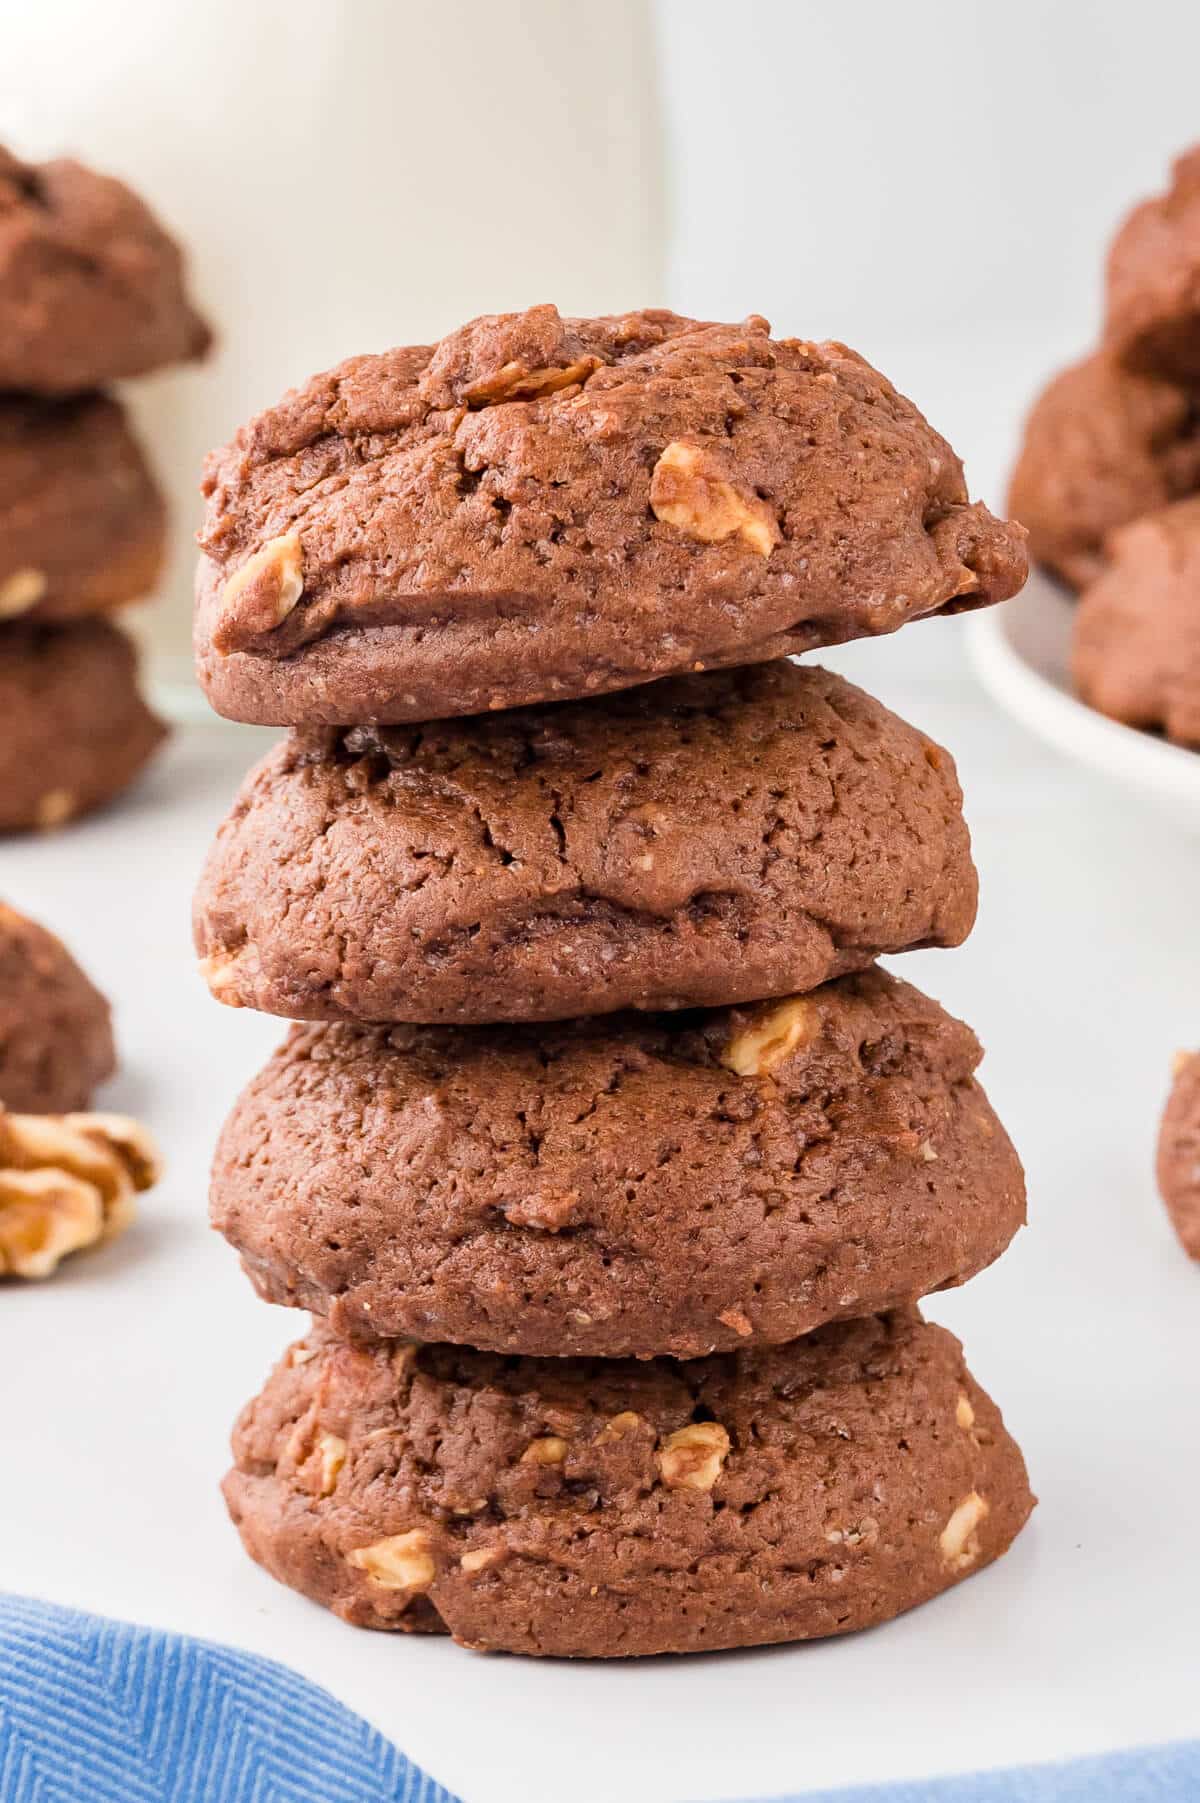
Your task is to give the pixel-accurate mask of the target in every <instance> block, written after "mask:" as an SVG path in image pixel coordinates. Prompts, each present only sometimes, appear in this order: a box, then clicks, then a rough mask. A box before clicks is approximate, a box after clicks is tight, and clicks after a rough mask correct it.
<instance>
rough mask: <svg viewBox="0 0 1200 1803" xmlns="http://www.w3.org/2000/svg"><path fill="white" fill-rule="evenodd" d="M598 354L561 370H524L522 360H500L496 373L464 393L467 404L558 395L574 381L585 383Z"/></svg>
mask: <svg viewBox="0 0 1200 1803" xmlns="http://www.w3.org/2000/svg"><path fill="white" fill-rule="evenodd" d="M600 363H601V359H600V358H599V357H590V356H589V357H580V358H578V359H577V360H576V361H575V362H574V363H568V364H566V365H565V366H564V367H563V368H561V369H526V367H525V365H524V364H523V363H502V364H501V366H500V368H499V369H498V370H497V371H496V373H495V375H492V376H484V377H483V378H482V380H480V381H478V382H476V383H475V384H474V386H473V387H471V388H468V389H466V390H465V392H464V397H463V398H464V399H465V401H466V403H467V406H468V407H490V406H492V405H493V404H494V403H496V402H498V401H536V400H540V399H541V397H542V396H543V395H546V394H557V393H558V391H559V390H560V389H561V388H570V387H572V386H573V385H574V384H575V383H576V382H579V383H583V382H586V381H587V379H588V377H589V376H590V375H591V373H592V371H593V370H594V369H599V367H600Z"/></svg>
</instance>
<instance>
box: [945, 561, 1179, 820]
mask: <svg viewBox="0 0 1200 1803" xmlns="http://www.w3.org/2000/svg"><path fill="white" fill-rule="evenodd" d="M1074 613H1075V603H1074V602H1073V601H1072V600H1071V599H1070V597H1069V596H1068V595H1067V594H1066V593H1065V592H1064V591H1063V590H1062V589H1061V588H1059V587H1058V586H1057V584H1056V583H1053V582H1051V581H1050V580H1049V578H1048V577H1046V576H1044V575H1042V574H1041V572H1040V571H1037V570H1035V571H1034V572H1033V574H1032V575H1031V576H1030V578H1029V581H1028V583H1027V584H1026V586H1025V588H1024V589H1023V590H1022V592H1021V593H1020V594H1019V595H1018V596H1017V597H1016V599H1015V600H1014V601H1009V602H1006V603H1005V605H1004V606H1003V607H993V608H989V609H987V610H986V612H984V613H980V614H976V616H975V617H974V619H973V620H971V621H970V622H969V625H970V635H969V637H970V646H971V656H972V659H973V661H974V664H975V668H976V671H977V673H978V675H979V677H980V678H981V680H982V681H983V682H984V683H985V684H986V685H987V687H988V688H989V689H990V690H991V692H992V694H993V695H994V696H995V698H996V700H997V701H999V702H1000V703H1001V705H1002V706H1004V707H1006V708H1007V709H1008V711H1009V712H1010V713H1011V714H1014V715H1015V716H1016V718H1017V719H1018V720H1020V721H1021V723H1022V725H1024V726H1027V727H1029V728H1030V730H1031V731H1032V732H1035V733H1037V734H1038V736H1039V737H1040V738H1043V739H1045V740H1047V741H1048V743H1049V744H1051V745H1053V746H1054V747H1055V749H1056V750H1058V751H1065V752H1066V753H1067V755H1068V756H1069V757H1073V758H1076V759H1077V760H1078V761H1079V762H1080V763H1084V764H1089V765H1091V767H1092V768H1093V769H1094V770H1098V771H1100V772H1101V774H1102V775H1104V776H1106V777H1110V778H1111V779H1112V781H1113V782H1116V783H1120V784H1121V785H1122V786H1123V787H1124V788H1127V789H1132V790H1136V791H1137V792H1138V793H1140V794H1141V795H1142V796H1143V798H1144V799H1145V800H1146V801H1148V802H1150V803H1151V804H1152V805H1153V806H1155V807H1157V808H1161V809H1165V810H1166V811H1167V812H1168V813H1170V814H1171V815H1173V817H1174V818H1175V819H1176V820H1177V821H1178V822H1179V823H1180V825H1183V826H1186V827H1187V828H1188V829H1189V830H1190V831H1192V832H1197V833H1200V752H1195V751H1185V750H1184V749H1183V748H1182V747H1181V746H1178V745H1168V744H1167V742H1166V740H1165V739H1159V738H1156V737H1155V736H1154V734H1153V733H1148V732H1140V731H1138V729H1137V728H1136V727H1132V726H1121V725H1119V724H1118V723H1117V721H1115V720H1107V719H1105V717H1104V715H1103V714H1098V713H1096V712H1095V710H1094V709H1092V708H1090V707H1085V706H1084V704H1083V702H1082V701H1080V700H1078V698H1077V697H1076V696H1075V695H1073V694H1072V692H1071V682H1070V649H1071V627H1072V621H1073V618H1074Z"/></svg>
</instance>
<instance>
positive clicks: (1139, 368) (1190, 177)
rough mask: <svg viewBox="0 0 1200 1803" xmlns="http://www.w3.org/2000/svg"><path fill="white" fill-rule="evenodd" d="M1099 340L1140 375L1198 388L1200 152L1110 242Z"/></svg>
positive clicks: (1184, 160)
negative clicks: (1166, 378) (1100, 337)
mask: <svg viewBox="0 0 1200 1803" xmlns="http://www.w3.org/2000/svg"><path fill="white" fill-rule="evenodd" d="M1104 338H1105V343H1106V345H1107V346H1108V348H1109V349H1110V350H1112V351H1113V352H1114V353H1115V355H1116V356H1118V357H1119V358H1120V359H1121V361H1122V363H1124V364H1125V366H1126V368H1128V369H1131V370H1134V371H1136V372H1137V373H1139V374H1141V375H1149V376H1166V377H1169V378H1170V379H1171V380H1174V381H1181V382H1191V383H1197V382H1200V145H1196V146H1194V147H1193V148H1192V149H1191V150H1189V151H1187V152H1185V154H1184V155H1183V156H1181V157H1179V158H1178V159H1177V160H1176V162H1175V163H1174V165H1173V167H1172V169H1171V185H1170V187H1169V188H1168V189H1167V191H1166V193H1165V194H1156V195H1155V196H1154V197H1153V199H1151V200H1146V201H1143V202H1142V204H1141V205H1140V206H1137V207H1135V208H1134V209H1133V211H1132V213H1130V215H1129V217H1128V218H1127V219H1126V220H1125V223H1124V224H1123V225H1122V226H1121V229H1120V231H1119V232H1118V233H1117V235H1116V237H1115V238H1114V239H1113V242H1112V246H1111V248H1110V250H1109V253H1108V272H1107V297H1106V310H1105V322H1104Z"/></svg>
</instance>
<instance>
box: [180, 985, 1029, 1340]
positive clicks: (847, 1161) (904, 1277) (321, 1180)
mask: <svg viewBox="0 0 1200 1803" xmlns="http://www.w3.org/2000/svg"><path fill="white" fill-rule="evenodd" d="M979 1059H980V1048H979V1044H978V1042H977V1041H976V1039H975V1036H974V1034H972V1033H971V1031H970V1029H969V1028H967V1027H965V1026H963V1025H962V1023H961V1022H960V1021H956V1020H954V1019H953V1018H952V1017H951V1016H950V1015H948V1014H946V1013H945V1011H944V1010H943V1009H941V1008H939V1007H938V1005H937V1003H936V1002H932V1001H930V1000H929V998H928V997H926V996H923V995H922V994H921V993H920V991H919V990H916V989H913V988H912V987H911V986H910V985H909V984H907V983H901V982H898V981H897V980H896V979H895V978H893V977H890V976H887V975H886V974H885V973H884V972H883V971H880V970H870V971H865V972H863V973H861V974H860V975H856V976H850V977H842V978H840V979H839V980H838V981H837V982H835V983H830V984H827V985H826V986H825V987H824V988H822V989H818V990H815V991H814V992H813V993H812V994H811V995H809V996H804V997H796V998H793V999H790V1000H788V1001H784V1002H775V1003H767V1004H762V1005H760V1006H757V1007H754V1008H750V1009H733V1010H724V1009H723V1010H717V1011H714V1012H711V1013H699V1014H695V1015H686V1014H685V1015H641V1016H630V1015H616V1016H608V1017H606V1018H604V1019H602V1020H598V1021H587V1020H584V1021H576V1022H568V1023H564V1024H559V1025H556V1026H542V1027H536V1028H535V1027H458V1028H454V1027H431V1028H414V1027H396V1028H391V1029H387V1028H374V1029H371V1028H354V1027H347V1026H326V1027H296V1028H293V1030H292V1033H291V1035H290V1037H289V1038H288V1039H287V1040H286V1041H285V1043H284V1045H283V1046H282V1047H281V1048H280V1050H279V1051H278V1052H277V1053H276V1054H275V1056H274V1058H273V1059H272V1060H271V1061H270V1062H269V1063H268V1064H267V1065H266V1067H265V1068H264V1069H263V1071H261V1072H260V1073H259V1075H258V1076H257V1077H255V1078H254V1079H253V1080H252V1081H251V1083H250V1084H249V1085H248V1087H247V1088H246V1090H245V1091H244V1092H243V1094H242V1097H241V1099H240V1100H239V1101H238V1103H237V1104H236V1105H235V1107H234V1109H233V1112H232V1114H231V1115H230V1118H229V1120H228V1121H227V1123H226V1125H225V1128H224V1131H223V1133H222V1135H221V1139H220V1141H219V1143H218V1146H217V1152H216V1158H215V1163H214V1168H213V1184H212V1212H213V1221H214V1224H215V1225H216V1226H217V1227H218V1228H220V1230H221V1231H222V1232H223V1233H224V1234H225V1235H226V1237H227V1238H228V1239H229V1240H230V1241H231V1243H232V1244H233V1245H234V1246H235V1247H236V1248H237V1249H238V1251H239V1252H240V1253H241V1254H242V1257H243V1261H244V1264H245V1267H246V1269H247V1271H248V1273H249V1275H250V1277H251V1278H252V1280H253V1282H254V1283H255V1285H256V1286H257V1288H258V1290H259V1292H260V1293H261V1295H262V1296H263V1297H264V1298H265V1299H266V1300H267V1301H270V1302H282V1303H290V1304H292V1305H294V1306H298V1307H304V1308H310V1309H312V1310H313V1312H314V1313H316V1314H320V1315H324V1316H326V1317H327V1318H328V1320H329V1322H330V1324H331V1326H332V1327H333V1328H334V1329H335V1330H336V1331H337V1332H339V1333H342V1334H347V1335H350V1336H356V1335H357V1336H359V1337H364V1336H366V1335H368V1334H382V1335H388V1336H392V1335H396V1336H400V1337H403V1338H407V1337H414V1338H418V1339H437V1340H453V1341H455V1342H463V1343H465V1344H467V1345H470V1346H480V1347H485V1348H490V1349H492V1350H495V1351H500V1352H522V1353H531V1354H560V1353H561V1354H593V1355H596V1356H600V1357H618V1356H622V1355H624V1354H632V1355H634V1356H641V1355H643V1354H650V1353H669V1354H672V1355H675V1356H677V1357H689V1356H693V1355H696V1354H699V1353H706V1352H710V1351H713V1350H715V1349H721V1348H727V1347H736V1346H739V1345H743V1344H746V1343H748V1342H751V1341H772V1342H775V1341H781V1340H789V1339H793V1338H795V1336H796V1335H797V1334H801V1333H807V1332H808V1331H810V1330H811V1329H812V1328H814V1327H817V1326H819V1325H820V1324H821V1323H822V1322H824V1321H828V1320H831V1319H834V1318H838V1317H846V1316H853V1315H862V1314H868V1313H871V1312H872V1311H874V1310H877V1309H881V1308H889V1307H894V1306H896V1305H898V1304H900V1303H906V1302H912V1301H915V1300H916V1299H917V1298H918V1297H921V1296H925V1295H928V1294H929V1293H930V1292H931V1291H933V1290H936V1289H944V1288H946V1287H948V1286H950V1285H953V1284H958V1283H962V1282H964V1281H965V1280H966V1279H967V1278H969V1277H971V1276H973V1275H974V1273H975V1272H977V1271H979V1270H982V1268H983V1267H984V1266H985V1265H987V1264H990V1263H991V1261H992V1260H993V1259H994V1258H996V1257H998V1256H999V1254H1000V1253H1001V1252H1002V1251H1003V1250H1004V1248H1005V1246H1006V1245H1007V1244H1008V1242H1009V1240H1010V1239H1011V1238H1012V1236H1013V1234H1014V1233H1015V1232H1016V1230H1017V1228H1018V1227H1019V1226H1020V1225H1021V1223H1022V1221H1023V1219H1024V1212H1025V1193H1024V1182H1023V1178H1022V1172H1021V1166H1020V1163H1019V1161H1018V1159H1017V1156H1016V1153H1015V1152H1014V1151H1013V1148H1012V1146H1011V1144H1010V1143H1009V1140H1008V1137H1007V1135H1006V1134H1005V1132H1004V1129H1003V1128H1002V1127H1001V1125H1000V1123H999V1121H998V1120H997V1119H996V1116H995V1115H994V1114H993V1112H992V1110H991V1108H990V1107H989V1105H988V1102H987V1098H986V1097H985V1095H984V1093H983V1091H982V1089H981V1088H980V1087H979V1084H978V1083H977V1082H976V1081H975V1078H974V1074H973V1073H974V1071H975V1067H976V1065H977V1064H978V1062H979Z"/></svg>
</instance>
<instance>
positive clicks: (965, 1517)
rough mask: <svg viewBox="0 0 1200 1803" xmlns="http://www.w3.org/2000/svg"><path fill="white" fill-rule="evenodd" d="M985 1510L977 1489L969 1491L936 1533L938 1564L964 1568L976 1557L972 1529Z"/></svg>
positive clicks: (977, 1552) (977, 1555)
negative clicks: (940, 1556)
mask: <svg viewBox="0 0 1200 1803" xmlns="http://www.w3.org/2000/svg"><path fill="white" fill-rule="evenodd" d="M987 1512H988V1505H987V1503H986V1501H985V1500H984V1498H983V1497H982V1496H980V1494H979V1492H978V1490H970V1491H968V1493H967V1495H966V1496H964V1497H963V1499H962V1501H961V1502H960V1503H959V1505H958V1507H957V1509H955V1511H954V1513H953V1514H952V1515H951V1517H950V1519H949V1521H948V1522H947V1523H946V1525H945V1527H944V1528H943V1529H942V1531H941V1533H940V1534H939V1536H938V1546H939V1547H940V1549H941V1554H942V1564H943V1565H947V1566H949V1567H950V1569H951V1570H952V1571H965V1570H966V1568H967V1566H968V1565H973V1564H974V1562H975V1560H976V1559H977V1558H978V1557H979V1539H978V1536H977V1534H976V1529H977V1528H978V1527H979V1524H980V1522H981V1521H982V1520H983V1519H984V1517H985V1516H986V1514H987Z"/></svg>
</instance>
